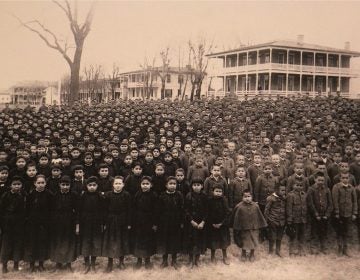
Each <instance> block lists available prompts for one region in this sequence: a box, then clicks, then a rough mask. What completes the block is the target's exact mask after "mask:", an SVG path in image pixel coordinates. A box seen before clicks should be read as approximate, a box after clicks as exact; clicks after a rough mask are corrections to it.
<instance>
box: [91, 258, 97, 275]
mask: <svg viewBox="0 0 360 280" xmlns="http://www.w3.org/2000/svg"><path fill="white" fill-rule="evenodd" d="M95 262H96V257H94V256H93V257H91V270H92V271H94V272H96V268H95Z"/></svg>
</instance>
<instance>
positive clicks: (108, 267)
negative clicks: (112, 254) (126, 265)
mask: <svg viewBox="0 0 360 280" xmlns="http://www.w3.org/2000/svg"><path fill="white" fill-rule="evenodd" d="M113 263H114V259H113V258H108V264H107V267H106V270H105V272H106V273H110V272H111V271H112V270H113Z"/></svg>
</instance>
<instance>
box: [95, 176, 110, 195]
mask: <svg viewBox="0 0 360 280" xmlns="http://www.w3.org/2000/svg"><path fill="white" fill-rule="evenodd" d="M113 181H114V178H113V177H111V176H108V177H106V178H101V177H98V185H99V188H98V191H99V192H109V191H111V190H112V185H113Z"/></svg>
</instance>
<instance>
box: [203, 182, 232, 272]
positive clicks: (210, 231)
mask: <svg viewBox="0 0 360 280" xmlns="http://www.w3.org/2000/svg"><path fill="white" fill-rule="evenodd" d="M208 211H209V212H208V219H207V247H208V248H209V249H211V262H213V263H214V262H215V250H216V249H221V250H222V254H223V263H224V264H226V265H229V261H228V258H227V253H226V249H227V247H229V246H230V231H229V227H228V218H229V215H230V209H229V206H228V202H227V199H226V198H225V197H224V194H223V190H222V188H221V186H218V187H217V186H216V185H215V186H214V189H213V195H212V196H211V198H210V199H209V202H208Z"/></svg>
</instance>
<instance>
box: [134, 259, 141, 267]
mask: <svg viewBox="0 0 360 280" xmlns="http://www.w3.org/2000/svg"><path fill="white" fill-rule="evenodd" d="M141 266H142V261H139V260H138V261H137V262H136V264H135V269H140V268H141Z"/></svg>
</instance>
